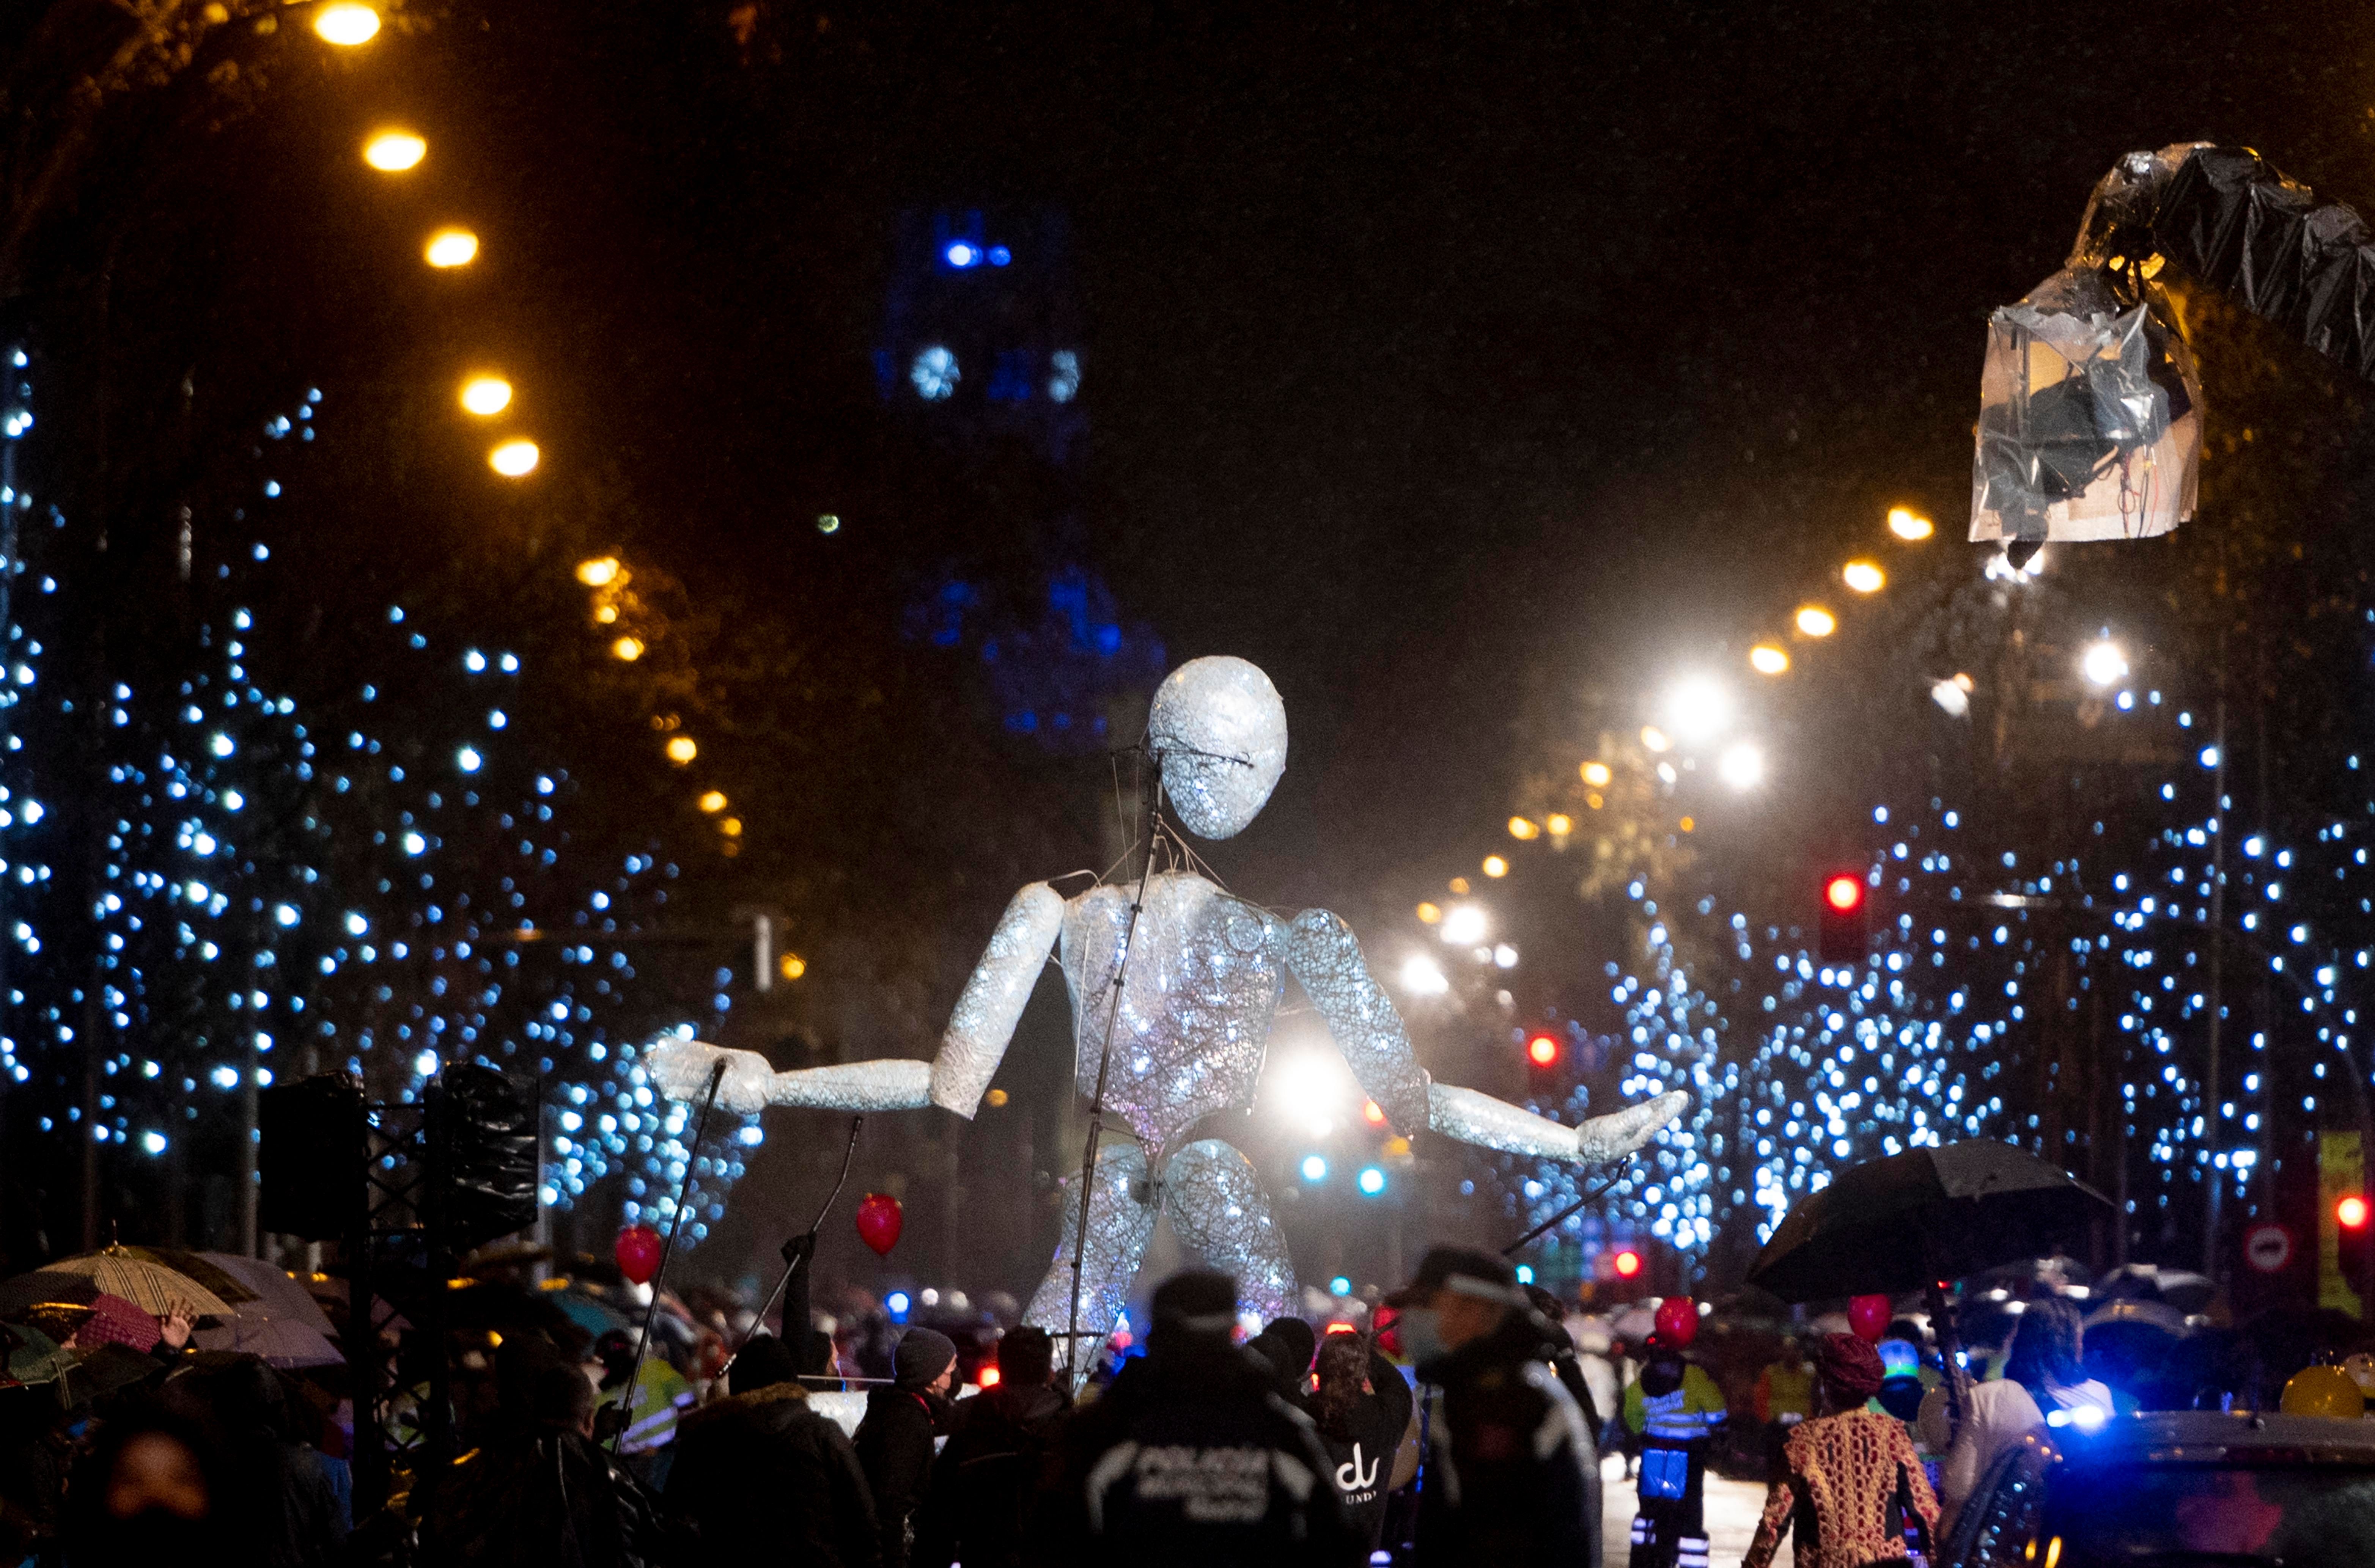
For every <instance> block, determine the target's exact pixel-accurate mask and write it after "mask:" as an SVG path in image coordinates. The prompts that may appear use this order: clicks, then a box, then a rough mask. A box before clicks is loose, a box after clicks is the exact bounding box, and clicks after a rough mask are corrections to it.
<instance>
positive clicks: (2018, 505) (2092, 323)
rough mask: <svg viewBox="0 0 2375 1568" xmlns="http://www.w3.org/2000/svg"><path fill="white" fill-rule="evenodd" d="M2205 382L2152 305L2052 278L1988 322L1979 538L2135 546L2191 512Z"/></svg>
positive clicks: (2072, 275) (2077, 277) (2095, 274)
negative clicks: (2109, 542)
mask: <svg viewBox="0 0 2375 1568" xmlns="http://www.w3.org/2000/svg"><path fill="white" fill-rule="evenodd" d="M2201 410H2202V383H2201V381H2200V378H2199V377H2198V376H2197V375H2196V374H2195V373H2194V369H2193V360H2192V355H2191V354H2189V353H2188V352H2187V351H2186V348H2185V343H2184V340H2183V339H2182V338H2180V336H2178V334H2177V333H2176V331H2175V330H2174V329H2172V328H2171V327H2170V326H2169V325H2168V322H2167V320H2166V319H2165V318H2164V317H2163V315H2162V313H2161V311H2160V310H2159V308H2158V302H2157V301H2156V299H2154V298H2150V297H2147V298H2145V299H2143V300H2141V301H2137V302H2136V303H2134V304H2133V305H2129V304H2124V303H2123V302H2122V301H2121V299H2120V298H2119V296H2118V295H2117V294H2116V293H2115V292H2114V291H2113V289H2112V286H2111V283H2110V280H2109V277H2107V276H2106V275H2105V273H2104V272H2102V271H2101V270H2099V269H2096V268H2091V267H2086V268H2074V269H2072V270H2068V271H2063V272H2058V273H2056V274H2054V275H2053V276H2052V277H2050V278H2048V279H2047V280H2046V281H2045V282H2044V283H2043V284H2042V285H2040V286H2039V287H2038V289H2036V290H2035V291H2033V292H2032V293H2031V294H2030V295H2029V296H2028V297H2027V298H2026V299H2025V300H2023V301H2020V302H2019V303H2018V304H2016V305H2007V306H2005V307H2003V309H2002V310H1999V311H1997V312H1995V313H1994V315H1992V316H1991V317H1990V318H1989V321H1988V352H1987V360H1986V362H1985V364H1984V366H1983V367H1982V369H1981V371H1980V376H1979V431H1978V450H1977V454H1976V456H1975V458H1974V461H1973V465H1972V474H1971V537H1972V538H1973V539H1975V540H1989V539H2000V540H2005V541H2020V542H2025V543H2026V544H2029V545H2031V546H2034V545H2037V544H2042V543H2044V542H2046V541H2048V540H2091V539H2138V538H2149V537H2151V536H2154V535H2157V534H2166V533H2168V532H2169V531H2170V530H2171V529H2173V528H2175V527H2176V526H2177V525H2179V524H2180V523H2182V522H2184V521H2185V520H2186V519H2187V518H2189V517H2191V516H2192V515H2193V507H2194V498H2195V493H2196V489H2197V486H2198V483H2199V478H2200V466H2201V459H2202V411H2201Z"/></svg>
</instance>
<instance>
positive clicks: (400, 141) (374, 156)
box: [363, 131, 429, 174]
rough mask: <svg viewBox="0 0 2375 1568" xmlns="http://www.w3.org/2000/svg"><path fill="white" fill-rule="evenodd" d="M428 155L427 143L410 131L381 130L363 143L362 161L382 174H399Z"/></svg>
mask: <svg viewBox="0 0 2375 1568" xmlns="http://www.w3.org/2000/svg"><path fill="white" fill-rule="evenodd" d="M428 156H429V144H428V143H427V142H425V141H423V140H422V139H421V138H420V137H419V136H415V135H413V134H412V133H411V132H410V131H381V132H379V133H378V134H377V135H375V136H372V139H371V140H369V141H367V142H365V143H363V161H364V162H365V163H368V164H370V165H371V166H372V168H373V169H376V170H378V171H380V172H382V173H383V174H401V173H403V172H404V171H406V170H408V169H410V168H412V167H414V166H415V165H417V164H418V163H419V161H420V160H421V159H424V158H426V157H428Z"/></svg>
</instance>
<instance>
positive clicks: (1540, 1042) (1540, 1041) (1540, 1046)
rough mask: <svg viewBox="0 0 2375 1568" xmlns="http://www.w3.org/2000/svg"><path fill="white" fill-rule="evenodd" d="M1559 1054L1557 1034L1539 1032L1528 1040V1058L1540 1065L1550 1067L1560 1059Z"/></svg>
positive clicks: (1537, 1065)
mask: <svg viewBox="0 0 2375 1568" xmlns="http://www.w3.org/2000/svg"><path fill="white" fill-rule="evenodd" d="M1558 1055H1559V1043H1558V1036H1557V1035H1555V1034H1550V1033H1538V1034H1536V1035H1534V1036H1533V1037H1532V1038H1531V1039H1530V1040H1528V1041H1527V1042H1526V1060H1528V1061H1530V1062H1531V1063H1533V1064H1534V1066H1536V1067H1549V1066H1550V1065H1551V1064H1552V1063H1553V1062H1555V1061H1557V1060H1558Z"/></svg>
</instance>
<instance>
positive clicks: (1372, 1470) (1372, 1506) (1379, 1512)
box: [1319, 1350, 1411, 1550]
mask: <svg viewBox="0 0 2375 1568" xmlns="http://www.w3.org/2000/svg"><path fill="white" fill-rule="evenodd" d="M1369 1390H1370V1391H1369V1392H1368V1393H1366V1394H1364V1395H1362V1396H1361V1397H1360V1398H1359V1399H1357V1400H1355V1401H1354V1402H1353V1407H1352V1409H1349V1410H1346V1411H1345V1412H1344V1414H1343V1415H1342V1417H1341V1419H1338V1418H1334V1417H1331V1416H1328V1415H1326V1414H1325V1412H1323V1418H1322V1420H1321V1421H1320V1423H1319V1441H1320V1442H1321V1443H1322V1444H1325V1445H1326V1447H1327V1449H1328V1462H1329V1466H1330V1468H1329V1479H1330V1480H1333V1481H1334V1483H1335V1486H1336V1495H1337V1496H1338V1497H1339V1498H1340V1499H1341V1500H1342V1502H1343V1504H1344V1517H1345V1518H1346V1520H1347V1521H1348V1522H1350V1524H1351V1525H1352V1527H1353V1534H1355V1535H1357V1536H1359V1537H1360V1538H1361V1543H1362V1545H1363V1546H1364V1547H1365V1548H1367V1549H1370V1550H1375V1549H1376V1547H1377V1538H1378V1537H1379V1536H1380V1535H1382V1534H1383V1533H1384V1531H1385V1527H1386V1492H1387V1490H1388V1484H1389V1483H1390V1482H1391V1481H1392V1480H1393V1474H1394V1454H1395V1452H1396V1451H1397V1450H1399V1449H1400V1447H1401V1443H1402V1433H1403V1432H1405V1431H1407V1430H1408V1429H1409V1427H1410V1414H1411V1389H1410V1385H1409V1384H1408V1383H1406V1382H1404V1381H1403V1380H1402V1374H1401V1369H1400V1367H1397V1366H1396V1365H1394V1363H1393V1362H1389V1361H1388V1360H1386V1358H1385V1357H1383V1356H1381V1355H1379V1354H1378V1353H1377V1351H1376V1350H1370V1352H1369Z"/></svg>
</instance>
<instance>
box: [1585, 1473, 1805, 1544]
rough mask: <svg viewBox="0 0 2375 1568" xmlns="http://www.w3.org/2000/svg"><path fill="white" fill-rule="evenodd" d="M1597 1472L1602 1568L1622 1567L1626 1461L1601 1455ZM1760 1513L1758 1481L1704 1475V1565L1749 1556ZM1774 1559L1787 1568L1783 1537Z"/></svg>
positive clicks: (1626, 1540)
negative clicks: (1598, 1475) (1705, 1550)
mask: <svg viewBox="0 0 2375 1568" xmlns="http://www.w3.org/2000/svg"><path fill="white" fill-rule="evenodd" d="M1600 1473H1601V1496H1602V1498H1603V1499H1604V1501H1603V1503H1601V1521H1600V1534H1601V1541H1602V1542H1603V1543H1604V1545H1605V1548H1606V1550H1605V1552H1604V1554H1603V1556H1602V1562H1604V1564H1605V1568H1625V1559H1626V1558H1627V1557H1628V1556H1629V1555H1631V1553H1632V1550H1633V1510H1634V1507H1635V1503H1636V1500H1635V1497H1634V1493H1633V1483H1632V1482H1631V1481H1629V1480H1625V1461H1624V1460H1622V1459H1619V1458H1615V1457H1610V1458H1606V1459H1602V1460H1601V1463H1600ZM1764 1512H1765V1487H1764V1485H1763V1483H1762V1482H1758V1481H1736V1480H1724V1479H1723V1478H1722V1477H1721V1476H1713V1475H1711V1476H1709V1477H1707V1562H1708V1568H1734V1565H1735V1564H1737V1563H1738V1562H1740V1560H1741V1559H1742V1558H1743V1557H1744V1556H1746V1555H1747V1554H1748V1543H1749V1541H1750V1540H1751V1539H1754V1538H1755V1535H1756V1520H1757V1516H1758V1515H1761V1514H1763V1513H1764ZM1773 1561H1774V1562H1775V1563H1776V1564H1777V1568H1788V1565H1789V1563H1790V1561H1791V1559H1790V1539H1789V1537H1787V1536H1786V1535H1785V1536H1784V1537H1782V1539H1781V1550H1779V1551H1778V1552H1776V1553H1775V1554H1774V1557H1773Z"/></svg>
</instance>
